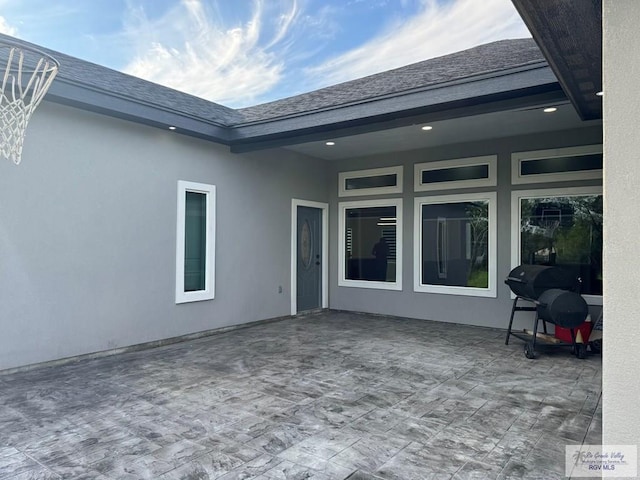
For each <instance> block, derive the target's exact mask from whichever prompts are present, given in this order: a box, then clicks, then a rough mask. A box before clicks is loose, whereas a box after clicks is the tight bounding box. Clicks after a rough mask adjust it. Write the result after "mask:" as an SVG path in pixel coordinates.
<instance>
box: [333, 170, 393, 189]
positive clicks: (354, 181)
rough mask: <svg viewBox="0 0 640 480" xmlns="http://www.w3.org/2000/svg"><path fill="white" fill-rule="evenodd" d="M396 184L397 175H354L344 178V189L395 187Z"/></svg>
mask: <svg viewBox="0 0 640 480" xmlns="http://www.w3.org/2000/svg"><path fill="white" fill-rule="evenodd" d="M397 184H398V176H397V175H396V174H395V173H393V174H390V175H376V176H375V177H355V178H347V179H346V180H345V190H360V189H361V188H379V187H395V186H396V185H397Z"/></svg>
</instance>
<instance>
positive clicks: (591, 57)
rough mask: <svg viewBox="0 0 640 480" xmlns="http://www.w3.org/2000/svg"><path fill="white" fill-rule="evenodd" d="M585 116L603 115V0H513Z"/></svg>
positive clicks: (595, 116) (569, 94)
mask: <svg viewBox="0 0 640 480" xmlns="http://www.w3.org/2000/svg"><path fill="white" fill-rule="evenodd" d="M512 3H513V4H514V6H515V7H516V9H517V10H518V13H519V14H520V16H521V17H522V19H523V20H524V22H525V24H526V25H527V27H528V28H529V31H530V32H531V34H532V35H533V38H534V40H535V41H536V43H537V44H538V47H539V48H540V50H541V51H542V53H543V55H544V56H545V58H546V59H547V61H548V62H549V65H550V66H551V68H552V69H553V72H554V73H555V75H556V76H557V77H558V80H559V82H560V84H561V85H562V88H563V90H564V91H565V93H566V94H567V97H568V98H569V99H570V100H571V103H572V104H573V106H574V107H575V109H576V111H577V112H578V115H580V118H582V120H595V119H601V118H602V102H601V99H600V98H599V97H597V96H596V95H595V94H596V92H599V91H601V90H602V2H601V0H589V1H587V0H581V1H576V2H567V1H566V0H512Z"/></svg>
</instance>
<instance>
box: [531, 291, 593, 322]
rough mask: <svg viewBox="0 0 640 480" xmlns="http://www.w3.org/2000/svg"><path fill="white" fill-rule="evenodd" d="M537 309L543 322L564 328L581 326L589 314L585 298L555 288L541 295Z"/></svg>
mask: <svg viewBox="0 0 640 480" xmlns="http://www.w3.org/2000/svg"><path fill="white" fill-rule="evenodd" d="M537 309H538V315H539V316H540V318H541V319H542V320H544V321H545V322H551V323H553V324H555V325H558V326H559V327H564V328H576V327H578V326H580V325H581V324H582V323H583V322H584V321H585V320H586V318H587V315H588V314H589V306H588V305H587V302H585V300H584V298H582V297H581V296H580V295H578V294H577V293H575V292H567V291H566V290H558V289H555V288H552V289H551V290H547V291H545V292H543V293H542V295H540V298H539V299H538V305H537Z"/></svg>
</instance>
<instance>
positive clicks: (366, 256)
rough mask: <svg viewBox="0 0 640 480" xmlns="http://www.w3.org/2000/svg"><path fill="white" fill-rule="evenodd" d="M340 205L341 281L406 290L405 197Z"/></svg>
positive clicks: (360, 285)
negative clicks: (403, 282)
mask: <svg viewBox="0 0 640 480" xmlns="http://www.w3.org/2000/svg"><path fill="white" fill-rule="evenodd" d="M339 208H340V219H339V221H340V232H339V235H340V246H339V248H340V250H339V261H340V277H339V282H338V283H339V285H341V286H346V287H363V288H380V289H387V290H402V200H400V199H395V200H371V201H364V202H344V203H340V205H339Z"/></svg>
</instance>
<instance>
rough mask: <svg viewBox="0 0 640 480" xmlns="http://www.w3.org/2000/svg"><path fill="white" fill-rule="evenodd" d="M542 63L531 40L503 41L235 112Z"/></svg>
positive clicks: (294, 110)
mask: <svg viewBox="0 0 640 480" xmlns="http://www.w3.org/2000/svg"><path fill="white" fill-rule="evenodd" d="M539 63H546V61H545V59H544V56H543V55H542V52H540V50H539V49H538V47H537V45H536V43H535V42H534V40H533V39H531V38H525V39H516V40H500V41H497V42H493V43H489V44H486V45H481V46H478V47H475V48H471V49H469V50H464V51H462V52H457V53H453V54H450V55H445V56H442V57H437V58H432V59H429V60H425V61H422V62H418V63H414V64H411V65H408V66H405V67H401V68H396V69H394V70H389V71H386V72H382V73H378V74H375V75H370V76H368V77H364V78H359V79H357V80H352V81H349V82H345V83H341V84H338V85H333V86H330V87H326V88H322V89H320V90H316V91H313V92H309V93H304V94H301V95H296V96H293V97H289V98H285V99H282V100H276V101H274V102H269V103H264V104H261V105H256V106H253V107H247V108H241V109H239V110H237V113H238V114H239V115H240V117H241V118H242V122H243V123H250V122H262V121H267V120H270V119H275V118H280V117H284V116H289V115H296V114H302V113H310V112H313V111H317V110H320V109H324V108H331V107H336V106H340V105H349V104H354V103H359V102H365V101H370V100H373V99H376V98H380V97H385V96H390V95H395V94H400V93H403V92H408V91H412V90H419V89H423V88H425V87H430V86H434V85H438V84H442V83H447V82H451V81H455V80H462V79H468V78H470V77H474V76H478V75H483V74H489V73H496V72H500V71H506V70H512V69H514V68H517V67H523V66H527V65H533V64H539Z"/></svg>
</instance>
